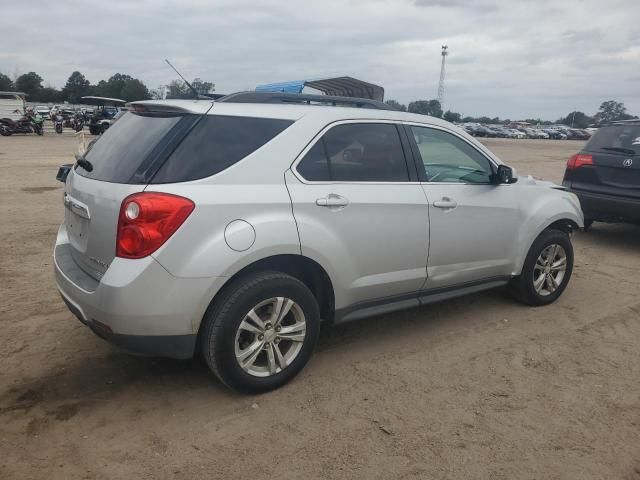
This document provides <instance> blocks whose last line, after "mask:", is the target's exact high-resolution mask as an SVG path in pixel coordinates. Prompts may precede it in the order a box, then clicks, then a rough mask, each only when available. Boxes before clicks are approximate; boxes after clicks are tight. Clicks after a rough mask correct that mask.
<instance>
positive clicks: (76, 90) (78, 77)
mask: <svg viewBox="0 0 640 480" xmlns="http://www.w3.org/2000/svg"><path fill="white" fill-rule="evenodd" d="M88 92H89V80H87V79H86V78H84V75H82V74H81V73H80V72H78V71H75V72H73V73H72V74H71V76H69V79H68V80H67V83H66V85H65V86H64V88H63V89H62V97H63V99H64V100H67V101H69V102H71V103H80V97H84V96H85V95H87V94H88Z"/></svg>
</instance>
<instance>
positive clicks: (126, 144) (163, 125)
mask: <svg viewBox="0 0 640 480" xmlns="http://www.w3.org/2000/svg"><path fill="white" fill-rule="evenodd" d="M184 117H185V116H184V115H173V116H161V117H158V116H142V115H138V114H134V113H131V112H129V113H126V114H125V115H124V116H123V117H122V118H121V119H119V120H118V121H117V122H116V123H115V124H114V125H113V126H112V127H111V128H110V129H108V130H107V131H106V132H105V133H104V134H103V135H102V136H101V137H100V138H99V139H98V140H97V141H96V142H95V143H93V144H92V145H91V147H90V148H89V150H88V151H87V153H86V154H85V156H84V157H85V159H86V160H88V161H89V162H91V164H92V165H93V170H92V171H90V172H89V171H87V170H85V169H83V168H81V167H78V168H76V173H78V174H79V175H82V176H83V177H88V178H92V179H94V180H101V181H104V182H114V183H143V182H141V181H136V180H135V179H134V177H135V174H136V172H137V171H138V170H139V168H140V167H141V166H142V165H143V163H144V162H145V159H146V158H147V157H149V156H150V154H151V152H152V151H153V150H154V149H155V148H156V147H157V146H158V144H159V143H160V142H161V141H162V140H163V139H164V138H165V136H166V135H167V134H168V133H169V132H170V131H171V130H172V129H173V128H174V127H175V126H176V125H177V124H178V123H179V122H180V121H181V120H183V118H184ZM191 117H193V116H191Z"/></svg>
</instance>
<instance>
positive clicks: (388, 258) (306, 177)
mask: <svg viewBox="0 0 640 480" xmlns="http://www.w3.org/2000/svg"><path fill="white" fill-rule="evenodd" d="M282 98H284V100H283V99H282ZM282 98H280V97H278V96H274V95H269V94H265V95H264V96H263V95H260V94H256V93H253V94H237V95H235V96H231V97H230V98H227V99H225V100H223V101H216V102H211V101H203V100H199V101H146V102H136V103H133V104H132V105H131V106H130V107H131V108H130V111H129V113H127V114H125V115H124V116H123V117H122V118H121V119H120V120H119V121H118V122H117V123H116V124H115V125H114V126H113V128H111V129H109V130H108V131H107V132H106V133H105V134H104V135H103V136H102V137H101V138H100V139H99V140H97V141H96V142H95V143H94V144H93V145H92V146H91V148H90V149H89V150H88V151H87V153H86V154H85V155H84V157H82V158H80V159H79V160H78V162H77V163H76V164H75V165H74V166H73V167H72V168H70V169H69V170H68V175H67V176H66V182H65V189H64V190H65V191H64V205H65V207H66V208H65V220H64V223H63V224H62V225H61V227H60V230H59V232H58V236H57V240H56V246H55V251H54V258H55V277H56V282H57V285H58V288H59V290H60V293H61V294H62V298H63V299H64V301H65V302H66V304H67V305H68V307H69V309H70V310H71V311H72V312H73V313H74V314H75V315H76V316H77V317H78V318H79V319H80V320H81V321H82V322H83V323H84V324H86V325H87V326H88V327H89V328H91V330H93V331H94V332H95V333H96V334H97V335H99V336H100V337H102V338H104V339H106V340H108V341H110V342H112V343H113V344H115V345H117V346H119V347H120V348H122V349H124V350H127V351H130V352H134V353H140V354H147V355H161V356H167V357H174V358H188V357H192V356H193V355H194V354H195V353H196V352H201V353H202V355H203V356H204V358H205V360H206V362H207V364H208V365H209V367H210V368H211V370H212V371H213V372H214V373H215V374H216V375H217V376H218V377H219V378H220V380H222V381H223V382H224V383H225V384H227V385H228V386H230V387H232V388H235V389H238V390H241V391H250V392H257V391H265V390H269V389H273V388H276V387H278V386H280V385H282V384H284V383H285V382H287V381H288V380H290V379H291V378H292V377H293V376H294V375H295V374H296V373H298V372H299V371H300V370H301V369H302V368H303V367H304V365H305V364H306V363H307V361H308V360H309V357H310V355H311V353H312V351H313V349H314V345H315V343H316V339H317V338H318V333H319V329H320V323H321V322H322V321H324V322H330V323H338V322H343V321H347V320H354V319H359V318H363V317H368V316H371V315H377V314H381V313H389V312H393V311H396V310H400V309H406V308H412V307H419V306H422V305H425V304H428V303H431V302H435V301H440V300H445V299H448V298H452V297H455V296H459V295H464V294H469V293H472V292H478V291H481V290H485V289H489V288H493V287H499V286H503V285H508V287H509V288H510V290H511V291H512V292H513V293H514V294H515V296H516V297H517V298H518V299H520V300H521V301H523V302H524V303H527V304H529V305H544V304H548V303H551V302H553V301H554V300H556V299H557V298H558V297H559V296H560V295H561V293H562V292H563V290H564V289H565V287H566V286H567V283H568V282H569V278H570V276H571V271H572V267H573V249H572V246H571V242H570V233H571V232H572V231H573V230H574V229H577V228H582V227H583V216H582V212H581V210H580V205H579V202H578V200H577V198H576V197H575V196H574V195H573V194H571V193H569V192H567V191H566V190H565V189H564V188H563V187H560V186H557V185H553V184H551V183H547V182H540V181H536V180H534V179H532V178H530V177H528V178H523V177H521V178H518V177H517V176H516V175H515V172H514V171H513V170H512V169H511V168H509V167H507V166H506V165H504V164H502V162H501V161H500V160H499V159H498V158H497V157H496V156H495V155H494V154H492V153H491V152H490V151H489V150H487V149H486V148H485V147H484V146H483V145H481V144H480V143H478V142H476V141H475V140H474V139H473V138H472V137H470V136H469V135H467V134H466V133H465V132H463V131H462V130H461V129H459V128H457V127H455V126H454V125H452V124H450V123H447V122H445V121H442V120H439V119H436V118H432V117H427V116H422V115H413V114H408V113H403V112H396V111H389V110H386V109H383V107H382V104H378V103H377V102H366V101H362V102H355V101H354V102H355V103H354V105H351V104H350V103H349V102H350V101H352V100H344V101H335V102H333V103H334V104H337V105H341V106H328V105H324V104H326V102H327V100H326V98H325V97H318V99H316V100H313V99H312V100H308V102H309V103H310V104H306V105H301V104H291V103H290V102H295V101H296V99H297V97H296V98H294V99H291V98H289V97H288V96H286V95H283V96H282ZM300 98H302V99H304V98H307V97H303V96H301V97H300ZM367 107H369V108H367ZM64 177H65V175H61V178H62V180H65V178H64Z"/></svg>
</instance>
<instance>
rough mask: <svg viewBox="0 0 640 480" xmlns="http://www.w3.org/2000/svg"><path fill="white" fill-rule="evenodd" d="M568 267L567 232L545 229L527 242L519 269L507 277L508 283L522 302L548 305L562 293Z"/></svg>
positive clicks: (570, 254) (570, 260)
mask: <svg viewBox="0 0 640 480" xmlns="http://www.w3.org/2000/svg"><path fill="white" fill-rule="evenodd" d="M556 247H559V248H557V249H556ZM552 255H553V256H552ZM562 259H564V263H563V262H562ZM572 271H573V246H572V245H571V240H570V238H569V235H568V234H567V233H565V232H562V231H560V230H545V231H544V232H542V233H541V234H540V235H539V236H538V238H536V240H535V241H534V242H533V245H531V248H530V249H529V253H528V254H527V258H526V259H525V262H524V266H523V267H522V272H521V273H520V275H518V276H517V277H515V278H513V279H512V280H511V283H510V285H509V287H510V290H511V293H512V294H513V296H515V298H516V299H518V300H519V301H521V302H522V303H525V304H527V305H531V306H541V305H548V304H550V303H553V302H555V301H556V300H557V299H558V297H560V295H562V292H564V290H565V288H566V287H567V284H568V283H569V279H570V278H571V273H572ZM549 276H551V278H549ZM541 280H542V283H540V281H541Z"/></svg>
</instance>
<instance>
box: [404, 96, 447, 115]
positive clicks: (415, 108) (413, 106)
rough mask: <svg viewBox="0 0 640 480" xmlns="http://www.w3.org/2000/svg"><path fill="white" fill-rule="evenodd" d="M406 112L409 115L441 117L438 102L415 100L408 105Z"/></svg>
mask: <svg viewBox="0 0 640 480" xmlns="http://www.w3.org/2000/svg"><path fill="white" fill-rule="evenodd" d="M408 110H409V112H410V113H419V114H421V115H430V116H432V117H438V118H440V117H442V106H441V105H440V102H439V101H438V100H416V101H415V102H411V103H410V104H409V108H408Z"/></svg>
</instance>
